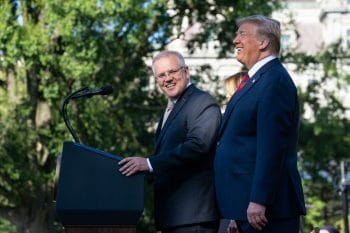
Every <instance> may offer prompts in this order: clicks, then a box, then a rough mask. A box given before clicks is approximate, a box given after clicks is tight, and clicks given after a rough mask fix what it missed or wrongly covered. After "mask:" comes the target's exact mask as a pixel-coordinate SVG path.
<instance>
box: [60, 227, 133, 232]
mask: <svg viewBox="0 0 350 233" xmlns="http://www.w3.org/2000/svg"><path fill="white" fill-rule="evenodd" d="M64 229H65V230H64V232H65V233H136V228H135V227H132V226H130V227H125V226H112V227H111V226H109V227H104V226H65V227H64Z"/></svg>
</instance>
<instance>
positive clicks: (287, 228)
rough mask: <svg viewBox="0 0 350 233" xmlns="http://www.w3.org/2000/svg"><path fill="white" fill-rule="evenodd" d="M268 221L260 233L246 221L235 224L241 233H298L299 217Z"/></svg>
mask: <svg viewBox="0 0 350 233" xmlns="http://www.w3.org/2000/svg"><path fill="white" fill-rule="evenodd" d="M268 221H269V222H268V223H267V224H266V226H265V227H264V228H263V229H262V230H261V231H259V230H255V229H254V228H253V227H252V226H251V225H250V224H249V222H248V221H236V223H237V225H238V229H239V231H240V232H241V233H282V232H283V233H299V227H300V219H299V217H296V218H286V219H275V220H268Z"/></svg>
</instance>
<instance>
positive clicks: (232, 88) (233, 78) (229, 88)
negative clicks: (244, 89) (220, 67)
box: [224, 71, 247, 100]
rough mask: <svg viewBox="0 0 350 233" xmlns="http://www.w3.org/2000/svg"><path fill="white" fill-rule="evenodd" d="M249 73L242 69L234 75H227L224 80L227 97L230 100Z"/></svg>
mask: <svg viewBox="0 0 350 233" xmlns="http://www.w3.org/2000/svg"><path fill="white" fill-rule="evenodd" d="M246 74H247V72H246V71H241V72H238V73H235V74H233V75H230V76H229V77H227V78H226V79H225V81H224V85H225V88H226V93H227V94H226V99H227V100H229V99H230V98H231V96H232V95H233V94H234V93H235V92H236V90H237V88H238V86H239V84H240V83H241V81H242V78H243V77H244V76H245V75H246Z"/></svg>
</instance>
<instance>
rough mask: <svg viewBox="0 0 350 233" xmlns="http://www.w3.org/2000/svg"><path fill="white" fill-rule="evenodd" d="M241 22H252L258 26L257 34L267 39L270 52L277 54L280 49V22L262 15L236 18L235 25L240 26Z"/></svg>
mask: <svg viewBox="0 0 350 233" xmlns="http://www.w3.org/2000/svg"><path fill="white" fill-rule="evenodd" d="M243 23H252V24H254V25H256V26H257V27H258V30H257V33H258V36H261V37H264V38H267V39H268V40H269V42H270V43H269V47H268V48H269V50H270V52H271V53H272V54H274V55H276V56H278V55H279V53H280V49H281V27H280V22H279V21H277V20H275V19H272V18H269V17H266V16H263V15H252V16H247V17H244V18H240V19H238V20H237V26H238V27H240V26H241V25H242V24H243Z"/></svg>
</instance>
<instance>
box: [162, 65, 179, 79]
mask: <svg viewBox="0 0 350 233" xmlns="http://www.w3.org/2000/svg"><path fill="white" fill-rule="evenodd" d="M184 68H185V67H184V66H181V67H180V68H177V69H173V70H168V71H166V72H164V73H160V74H158V75H157V76H156V77H157V78H158V79H165V78H166V77H168V76H176V75H177V74H178V73H179V72H180V71H181V70H182V69H184Z"/></svg>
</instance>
